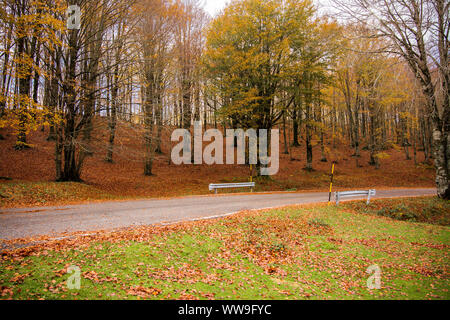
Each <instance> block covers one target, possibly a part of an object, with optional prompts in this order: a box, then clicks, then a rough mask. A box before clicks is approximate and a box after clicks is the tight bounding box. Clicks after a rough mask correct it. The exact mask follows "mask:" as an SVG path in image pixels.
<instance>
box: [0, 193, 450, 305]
mask: <svg viewBox="0 0 450 320" xmlns="http://www.w3.org/2000/svg"><path fill="white" fill-rule="evenodd" d="M449 205H450V204H449V202H448V201H444V200H440V199H437V198H435V197H433V198H431V197H424V198H409V199H389V200H386V199H385V200H375V201H373V202H372V203H371V204H370V205H369V206H367V205H365V203H364V202H362V201H358V202H348V203H344V204H342V205H341V206H339V207H336V206H327V205H303V206H291V207H285V208H280V209H270V210H261V211H259V212H254V211H252V212H250V211H247V212H242V213H240V214H238V215H235V216H232V217H227V218H222V219H218V220H210V221H198V222H189V223H182V224H178V225H174V226H170V227H154V226H153V227H139V228H136V229H131V230H124V231H118V232H114V233H100V234H97V235H92V236H87V237H77V238H70V239H65V240H59V241H51V242H47V243H44V244H40V245H38V246H35V247H28V248H24V249H19V250H15V251H10V252H4V253H3V254H2V255H1V256H0V299H251V300H260V299H441V300H448V299H450V294H449V291H448V290H449V288H450V277H449V276H450V273H449V272H450V270H449V266H450V263H449V262H450V260H449V253H450V251H449V248H450V228H449V222H450V216H449V214H450V207H449ZM369 267H371V268H372V269H369V270H379V271H380V280H381V283H380V285H381V286H380V289H369V288H368V286H367V284H368V283H370V284H374V283H375V282H373V281H371V280H370V279H369V278H370V277H371V276H373V274H370V273H368V272H367V270H368V268H369ZM76 268H79V269H78V270H79V275H80V287H79V289H76V288H75V289H70V288H68V287H67V281H69V277H71V278H70V279H72V278H73V277H74V276H75V273H73V272H74V271H75V270H77V269H76ZM69 282H70V281H69ZM75 283H76V282H75Z"/></svg>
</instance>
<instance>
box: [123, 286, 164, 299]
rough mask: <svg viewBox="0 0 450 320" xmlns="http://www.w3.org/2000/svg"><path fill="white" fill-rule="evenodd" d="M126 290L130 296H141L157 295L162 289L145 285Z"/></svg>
mask: <svg viewBox="0 0 450 320" xmlns="http://www.w3.org/2000/svg"><path fill="white" fill-rule="evenodd" d="M126 292H127V294H128V295H130V296H137V297H140V298H149V297H155V296H157V295H159V294H161V290H160V289H156V288H146V287H143V286H137V287H131V288H130V289H128V290H127V291H126Z"/></svg>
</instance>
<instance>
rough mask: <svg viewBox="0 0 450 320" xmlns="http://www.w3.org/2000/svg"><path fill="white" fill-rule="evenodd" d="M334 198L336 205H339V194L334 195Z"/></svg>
mask: <svg viewBox="0 0 450 320" xmlns="http://www.w3.org/2000/svg"><path fill="white" fill-rule="evenodd" d="M335 198H336V205H337V206H338V205H339V192H336V193H335Z"/></svg>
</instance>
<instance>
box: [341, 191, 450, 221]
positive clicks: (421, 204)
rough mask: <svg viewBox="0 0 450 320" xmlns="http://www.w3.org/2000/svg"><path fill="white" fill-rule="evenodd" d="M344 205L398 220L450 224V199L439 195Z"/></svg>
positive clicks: (361, 211)
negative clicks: (444, 198)
mask: <svg viewBox="0 0 450 320" xmlns="http://www.w3.org/2000/svg"><path fill="white" fill-rule="evenodd" d="M344 207H346V208H349V209H352V210H355V211H356V212H359V213H364V214H374V215H378V216H383V217H389V218H392V219H396V220H402V221H411V222H424V223H430V224H438V225H443V226H449V225H450V215H449V212H450V201H448V200H443V199H439V198H437V197H421V198H414V199H411V198H406V199H386V200H375V201H372V202H371V203H370V205H366V203H365V202H361V201H358V202H349V203H346V204H344Z"/></svg>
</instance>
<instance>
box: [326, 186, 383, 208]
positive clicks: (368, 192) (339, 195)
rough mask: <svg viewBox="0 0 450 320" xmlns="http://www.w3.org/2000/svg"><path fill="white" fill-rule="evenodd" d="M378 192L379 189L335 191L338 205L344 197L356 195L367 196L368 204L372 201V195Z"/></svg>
mask: <svg viewBox="0 0 450 320" xmlns="http://www.w3.org/2000/svg"><path fill="white" fill-rule="evenodd" d="M376 194H377V191H376V190H374V189H371V190H366V191H341V192H335V193H334V196H335V199H336V205H339V201H340V200H341V198H343V197H355V196H367V204H369V203H370V197H373V196H375V195H376Z"/></svg>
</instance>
